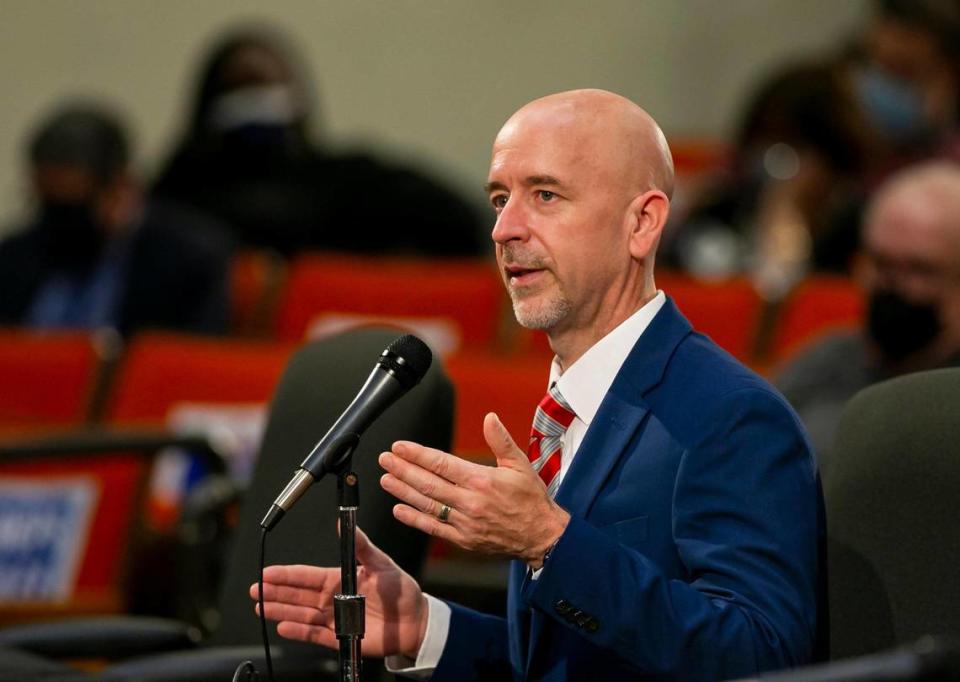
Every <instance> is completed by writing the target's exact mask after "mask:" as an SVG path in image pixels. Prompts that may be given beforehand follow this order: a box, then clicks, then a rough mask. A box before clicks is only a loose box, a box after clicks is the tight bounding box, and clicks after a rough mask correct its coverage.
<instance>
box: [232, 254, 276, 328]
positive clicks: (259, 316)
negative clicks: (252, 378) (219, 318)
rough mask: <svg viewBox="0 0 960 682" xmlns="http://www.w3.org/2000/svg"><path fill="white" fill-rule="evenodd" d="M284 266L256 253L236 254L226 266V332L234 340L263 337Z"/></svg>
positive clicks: (271, 322) (267, 326) (269, 320)
mask: <svg viewBox="0 0 960 682" xmlns="http://www.w3.org/2000/svg"><path fill="white" fill-rule="evenodd" d="M285 267H286V264H285V262H284V260H283V259H282V258H281V257H280V256H279V255H277V254H275V253H272V252H270V251H263V250H259V249H248V250H243V251H239V252H238V253H237V254H236V255H235V256H234V257H233V261H232V263H231V266H230V329H231V331H232V333H233V334H234V335H237V336H248V337H249V336H253V337H258V336H267V335H269V333H270V332H271V330H272V325H273V316H274V314H275V306H276V302H277V301H276V299H277V296H278V295H279V293H280V287H281V286H282V283H283V278H284V273H285Z"/></svg>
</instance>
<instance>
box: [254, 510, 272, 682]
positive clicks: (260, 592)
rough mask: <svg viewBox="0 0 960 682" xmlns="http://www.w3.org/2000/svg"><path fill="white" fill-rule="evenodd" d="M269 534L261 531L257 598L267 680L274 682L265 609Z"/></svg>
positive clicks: (263, 530)
mask: <svg viewBox="0 0 960 682" xmlns="http://www.w3.org/2000/svg"><path fill="white" fill-rule="evenodd" d="M268 532H269V531H267V529H266V528H261V529H260V571H259V574H258V581H257V590H258V594H257V598H258V600H259V604H260V635H261V637H263V655H264V657H265V658H266V660H267V679H268V680H269V681H270V682H273V657H272V656H271V655H270V638H269V636H268V635H267V615H266V613H265V610H264V608H263V567H264V565H265V563H266V562H265V561H264V557H265V555H266V549H267V533H268Z"/></svg>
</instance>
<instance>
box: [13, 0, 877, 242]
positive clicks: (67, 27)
mask: <svg viewBox="0 0 960 682" xmlns="http://www.w3.org/2000/svg"><path fill="white" fill-rule="evenodd" d="M867 7H868V6H867V3H866V0H595V1H593V2H591V1H589V0H553V1H552V2H547V1H545V0H544V1H539V0H538V1H532V0H531V1H524V0H482V1H480V0H447V1H444V0H379V1H375V0H342V1H339V2H335V1H334V0H272V1H270V2H253V1H250V0H162V1H161V0H149V1H148V0H85V1H79V0H78V1H73V2H70V1H67V0H0V225H3V224H7V223H9V222H10V220H11V219H12V218H13V217H14V216H16V215H18V214H19V213H20V212H22V210H23V207H24V199H23V197H24V192H23V186H24V180H23V177H22V166H21V164H22V159H21V146H22V139H23V136H24V135H25V133H26V131H27V130H28V129H29V126H30V124H31V122H32V121H34V120H35V117H36V116H37V115H38V114H39V113H40V112H42V111H44V110H45V109H46V108H47V107H49V106H50V105H51V103H53V102H55V101H56V100H57V98H58V97H61V96H63V95H68V94H85V93H86V94H96V95H103V96H105V97H108V98H110V99H111V100H113V101H114V102H115V103H117V104H118V105H119V106H121V107H123V108H124V109H125V111H126V112H127V113H128V115H129V119H130V122H131V123H132V125H133V129H134V131H135V133H136V136H137V141H138V161H139V163H140V166H141V168H143V169H144V171H145V172H149V171H150V170H151V169H152V168H154V167H155V166H156V164H157V163H158V161H159V159H160V157H162V155H163V153H164V151H165V150H166V149H167V148H168V145H169V144H171V143H172V141H173V139H174V138H175V136H176V133H177V131H178V130H179V128H180V123H181V115H182V113H183V110H184V105H185V100H186V96H187V93H188V92H189V90H190V88H191V87H192V85H191V84H192V78H191V76H192V73H193V66H194V65H195V63H196V61H197V59H198V57H199V55H200V54H201V52H202V50H203V47H204V45H206V44H207V42H208V41H209V40H210V39H211V37H212V36H214V35H215V34H216V33H217V31H218V30H220V29H221V28H223V27H225V26H228V25H230V24H232V23H234V22H236V21H239V20H244V19H251V18H259V19H269V20H271V21H273V22H275V23H276V24H278V25H279V26H280V27H281V28H284V29H286V30H288V31H289V32H290V33H291V34H292V36H293V38H294V40H295V41H296V42H297V44H298V45H299V46H300V47H301V48H302V50H303V51H304V52H305V56H306V58H307V60H308V62H309V66H310V68H311V71H312V74H313V76H314V78H315V82H316V84H317V86H318V88H319V93H320V99H321V103H322V106H323V119H324V120H323V124H324V126H325V128H326V129H327V131H328V133H329V136H330V138H331V139H333V140H335V141H336V142H338V143H344V144H347V143H353V142H362V141H367V142H370V143H372V144H376V145H377V146H378V147H380V148H381V149H382V150H383V151H384V152H385V153H389V154H391V155H394V156H404V157H409V158H414V159H418V160H420V161H423V162H425V163H428V164H430V165H431V166H433V167H434V168H435V169H437V170H439V171H440V172H443V173H444V174H446V175H447V176H448V177H449V178H450V179H451V180H452V181H454V182H455V183H457V184H459V185H461V186H462V187H464V188H466V189H469V190H470V191H471V192H474V193H475V194H476V195H477V198H478V201H479V194H480V192H479V189H478V188H479V187H480V185H481V184H482V181H483V178H484V176H485V173H486V164H487V161H488V153H489V144H490V142H491V140H492V137H493V135H494V134H495V132H496V130H497V129H498V127H499V126H500V124H501V123H502V121H503V120H504V119H505V118H506V116H507V115H509V113H511V112H512V111H513V110H514V109H516V108H517V107H518V106H519V105H520V104H522V103H523V102H525V101H527V100H529V99H531V98H533V97H536V96H538V95H541V94H544V93H548V92H552V91H556V90H561V89H566V88H572V87H582V86H596V87H604V88H609V89H612V90H616V91H618V92H620V93H622V94H625V95H627V96H629V97H631V98H633V99H635V100H637V101H638V102H640V103H641V104H643V105H644V106H646V107H647V108H648V109H649V110H650V112H651V113H652V114H653V115H654V116H655V117H656V118H657V119H658V120H660V122H661V124H662V125H663V127H664V129H665V130H666V132H667V134H668V136H669V135H681V134H704V135H720V134H722V133H723V132H724V131H726V130H728V129H729V127H730V125H731V122H732V120H733V118H734V116H735V115H736V112H737V110H738V103H739V102H740V101H741V99H742V96H743V95H744V93H745V92H746V91H747V90H748V88H749V86H750V83H751V82H752V81H753V80H754V79H755V78H757V77H758V76H759V75H761V74H763V73H764V71H765V70H767V69H769V68H770V66H771V65H772V64H776V63H777V62H778V61H781V60H783V59H787V58H790V57H791V56H795V55H799V54H804V53H805V52H807V51H811V50H820V49H823V48H825V47H827V46H830V45H832V44H835V43H836V42H837V41H839V40H841V39H842V38H843V37H844V36H846V35H847V34H849V32H850V31H852V30H853V29H854V28H855V27H856V26H857V25H858V23H859V22H860V21H861V20H862V18H863V17H864V16H865V15H866V13H867V11H868V9H867ZM0 229H2V228H0Z"/></svg>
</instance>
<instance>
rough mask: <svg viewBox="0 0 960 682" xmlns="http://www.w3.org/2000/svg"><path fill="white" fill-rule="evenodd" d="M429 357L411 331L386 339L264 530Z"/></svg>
mask: <svg viewBox="0 0 960 682" xmlns="http://www.w3.org/2000/svg"><path fill="white" fill-rule="evenodd" d="M432 360H433V354H432V353H431V352H430V349H429V348H428V347H427V344H425V343H424V342H423V341H421V340H420V339H418V338H417V337H416V336H413V335H412V334H407V335H405V336H401V337H400V338H398V339H397V340H396V341H394V342H393V343H391V344H390V346H389V347H388V348H387V349H386V350H385V351H383V353H381V355H380V357H379V359H378V360H377V365H376V367H374V368H373V371H372V372H371V373H370V376H369V377H367V381H366V382H365V383H364V384H363V386H362V387H361V388H360V392H359V393H357V397H355V398H354V399H353V402H352V403H350V405H349V406H348V407H347V409H346V410H344V412H343V414H341V415H340V418H339V419H337V421H336V423H335V424H334V425H333V426H332V427H330V430H329V431H327V433H326V435H325V436H324V437H323V438H321V439H320V442H319V443H317V444H316V445H315V446H314V448H313V450H311V451H310V454H309V455H307V458H306V459H304V460H303V463H302V464H301V465H300V468H299V469H297V471H296V473H295V474H294V475H293V478H291V479H290V482H289V483H287V487H286V488H284V489H283V492H281V493H280V495H278V496H277V499H276V500H275V501H274V503H273V504H272V505H271V507H270V511H268V512H267V515H266V516H264V517H263V521H261V522H260V526H261V527H262V528H263V529H264V530H270V529H272V528H273V527H274V526H276V525H277V522H278V521H280V519H281V517H283V515H284V514H285V513H286V512H287V511H288V510H289V509H290V507H292V506H293V505H294V504H295V503H296V501H297V500H299V499H300V497H301V496H302V495H303V493H304V492H306V490H307V488H309V487H310V486H311V485H313V484H314V483H316V482H317V481H319V480H320V479H321V478H323V476H324V475H325V474H327V473H330V472H335V471H337V470H338V469H339V468H340V467H341V466H342V465H343V463H344V462H345V461H346V460H347V458H348V457H349V456H350V455H351V454H352V453H353V450H354V448H356V447H357V443H358V442H359V441H360V435H361V434H362V433H363V432H364V431H366V430H367V428H368V427H369V426H370V424H372V423H373V422H374V420H375V419H376V418H377V417H379V416H380V415H381V414H383V412H384V410H386V409H387V408H388V407H390V406H391V405H393V403H395V402H396V401H397V400H399V399H400V397H401V396H403V395H404V394H405V393H406V392H407V391H409V390H410V389H411V388H413V387H414V386H416V385H417V384H418V383H420V380H421V379H422V378H423V377H424V375H425V374H426V373H427V370H428V369H430V363H431V361H432Z"/></svg>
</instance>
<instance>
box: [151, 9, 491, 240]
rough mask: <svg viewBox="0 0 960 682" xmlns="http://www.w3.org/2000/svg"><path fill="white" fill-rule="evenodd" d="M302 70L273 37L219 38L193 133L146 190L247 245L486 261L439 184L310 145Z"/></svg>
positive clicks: (476, 233) (470, 214)
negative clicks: (204, 216) (196, 212)
mask: <svg viewBox="0 0 960 682" xmlns="http://www.w3.org/2000/svg"><path fill="white" fill-rule="evenodd" d="M313 110H314V107H313V102H312V98H311V96H310V92H309V86H308V83H307V79H306V78H305V76H304V74H303V69H302V61H301V60H299V59H296V58H295V57H294V55H293V53H292V51H291V48H290V45H289V41H288V40H286V39H285V38H284V37H282V36H281V35H279V34H278V33H277V32H276V31H275V30H273V29H267V28H261V27H255V28H244V29H240V30H236V31H233V32H230V33H228V34H226V35H224V36H223V37H222V38H221V39H220V40H219V41H218V43H217V44H216V45H215V46H214V47H213V48H212V49H211V51H210V53H209V55H208V56H207V57H206V59H205V60H204V62H203V65H202V67H201V69H200V75H199V82H198V86H197V90H196V93H195V95H194V98H193V104H192V109H191V113H190V120H189V127H188V129H187V131H186V133H185V135H184V137H183V140H182V141H181V142H180V144H179V146H178V147H177V148H176V150H175V151H174V153H173V155H172V157H171V158H170V159H169V161H168V162H167V163H166V166H165V167H164V168H163V170H162V171H161V173H160V174H159V177H158V179H157V181H156V184H155V186H154V192H155V193H156V194H157V195H160V196H167V197H172V198H175V199H177V200H180V201H183V202H185V203H189V204H192V205H195V206H198V207H200V208H202V209H204V210H205V211H208V212H210V213H211V214H213V215H215V216H217V217H219V218H221V219H222V220H224V221H225V222H226V223H228V224H229V225H230V226H232V228H233V229H234V230H235V232H236V235H237V237H238V240H239V241H240V242H241V243H242V244H244V245H245V246H250V247H265V248H270V249H274V250H277V251H279V252H281V253H283V254H291V253H294V252H296V251H299V250H304V249H329V250H342V251H353V252H365V253H392V252H400V253H414V254H426V255H441V256H447V255H475V254H480V253H485V252H486V250H488V249H487V242H486V239H485V235H484V232H485V227H484V226H483V225H482V223H481V220H480V213H479V210H475V209H474V207H473V206H471V205H469V204H468V203H467V202H466V201H464V200H463V199H461V198H460V197H459V196H458V195H457V194H455V193H454V192H453V191H451V190H450V189H448V188H447V187H445V186H443V185H442V184H441V183H439V182H438V181H436V180H434V179H432V178H429V177H427V176H426V175H424V174H422V173H420V172H418V171H415V170H413V169H411V168H406V167H402V166H400V165H396V164H388V163H386V162H384V161H382V160H380V159H377V158H375V157H374V156H372V155H370V154H365V153H352V154H333V153H330V152H328V151H327V150H324V149H322V148H320V147H318V146H317V145H315V144H314V143H313V141H312V140H311V136H310V130H309V121H310V119H311V115H312V113H313Z"/></svg>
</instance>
